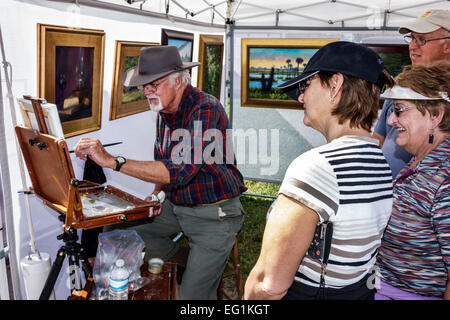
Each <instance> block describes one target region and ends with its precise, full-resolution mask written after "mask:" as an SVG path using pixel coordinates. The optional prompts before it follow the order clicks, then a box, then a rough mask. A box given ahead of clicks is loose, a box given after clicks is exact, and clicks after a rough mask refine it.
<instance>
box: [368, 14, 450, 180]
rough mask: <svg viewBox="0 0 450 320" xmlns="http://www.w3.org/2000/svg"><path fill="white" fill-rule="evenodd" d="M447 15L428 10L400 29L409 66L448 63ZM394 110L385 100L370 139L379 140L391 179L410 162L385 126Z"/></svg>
mask: <svg viewBox="0 0 450 320" xmlns="http://www.w3.org/2000/svg"><path fill="white" fill-rule="evenodd" d="M449 30H450V11H449V10H428V11H426V12H425V13H423V14H422V15H420V16H419V17H418V18H417V19H416V20H414V21H412V22H410V23H408V24H406V25H405V26H402V27H400V29H399V30H398V31H399V32H400V33H401V34H405V40H406V41H407V42H408V43H409V56H410V58H411V62H412V65H413V66H417V65H425V66H430V65H433V64H435V63H437V62H440V61H449V60H450V32H449ZM393 110H394V102H393V101H392V100H386V101H385V102H384V105H383V109H382V111H381V113H380V119H379V120H378V122H377V124H376V125H375V129H374V132H373V137H374V138H377V139H378V140H380V146H381V147H382V150H383V153H384V155H385V157H386V160H387V162H388V163H389V166H390V167H391V170H392V177H393V178H394V179H395V177H396V176H397V174H398V172H399V171H400V169H401V168H403V167H404V166H405V165H406V164H407V163H408V162H409V160H410V159H411V157H412V155H411V154H410V153H408V152H407V151H406V150H404V149H403V148H401V147H399V146H397V145H396V144H395V140H396V139H397V130H404V128H395V127H393V126H390V125H388V124H387V119H388V118H389V116H390V114H391V113H392V111H393Z"/></svg>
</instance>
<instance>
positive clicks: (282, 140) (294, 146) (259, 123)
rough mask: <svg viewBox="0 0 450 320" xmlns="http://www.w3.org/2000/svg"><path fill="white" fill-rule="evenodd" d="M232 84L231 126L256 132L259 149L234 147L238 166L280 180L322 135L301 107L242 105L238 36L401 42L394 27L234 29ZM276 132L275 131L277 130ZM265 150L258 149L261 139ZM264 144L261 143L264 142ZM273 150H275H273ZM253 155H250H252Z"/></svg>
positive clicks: (257, 175)
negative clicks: (306, 119) (307, 120)
mask: <svg viewBox="0 0 450 320" xmlns="http://www.w3.org/2000/svg"><path fill="white" fill-rule="evenodd" d="M233 37H234V39H233V57H234V62H233V88H232V126H233V128H234V129H240V130H242V131H241V132H244V133H246V134H247V137H248V139H249V140H248V141H250V140H251V138H250V137H251V136H252V135H251V134H252V132H254V133H256V140H257V141H258V152H257V153H256V154H255V153H254V152H253V153H252V150H251V149H250V148H239V147H237V150H236V158H237V161H238V167H239V169H240V170H241V172H242V173H243V175H244V177H245V178H248V179H250V180H262V181H268V182H277V183H280V182H281V181H282V179H283V177H284V173H285V172H286V169H287V167H288V165H289V164H290V163H291V162H292V160H293V159H295V158H296V157H297V156H299V155H300V154H302V153H303V152H305V151H307V150H309V149H311V148H313V147H317V146H319V145H322V144H324V143H325V138H324V137H323V136H322V135H321V134H320V133H318V132H317V131H315V130H313V129H311V128H309V127H306V126H304V125H303V116H304V111H303V110H298V109H286V108H261V107H249V106H241V79H242V72H243V71H242V70H241V56H242V54H243V53H242V52H241V40H242V39H245V38H259V39H271V38H272V39H279V38H282V39H290V38H293V39H311V38H331V39H339V40H345V41H352V42H357V43H384V44H404V40H403V37H402V36H401V35H400V34H399V33H398V32H397V31H382V30H376V31H375V30H367V31H364V30H359V31H358V30H356V31H354V30H353V31H345V30H324V31H320V30H306V31H295V30H282V29H276V30H242V29H238V28H237V30H235V32H234V34H233ZM265 130H266V131H265ZM276 132H278V133H276ZM266 136H267V143H265V145H266V148H267V152H264V151H263V152H262V151H261V147H262V146H261V145H260V143H261V142H264V139H266V138H265V137H266ZM263 145H264V143H263ZM274 153H275V154H274ZM252 156H253V159H252Z"/></svg>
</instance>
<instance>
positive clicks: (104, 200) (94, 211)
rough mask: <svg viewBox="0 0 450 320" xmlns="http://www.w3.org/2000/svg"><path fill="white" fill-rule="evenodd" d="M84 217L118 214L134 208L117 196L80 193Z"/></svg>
mask: <svg viewBox="0 0 450 320" xmlns="http://www.w3.org/2000/svg"><path fill="white" fill-rule="evenodd" d="M80 197H81V203H82V207H83V215H84V216H85V217H96V216H100V215H104V214H110V213H118V212H122V211H127V210H131V209H134V208H135V205H134V204H133V203H131V202H128V201H127V200H124V199H122V198H119V197H118V196H116V195H114V194H111V193H105V192H99V193H83V192H81V193H80Z"/></svg>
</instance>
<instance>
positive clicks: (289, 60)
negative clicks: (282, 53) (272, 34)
mask: <svg viewBox="0 0 450 320" xmlns="http://www.w3.org/2000/svg"><path fill="white" fill-rule="evenodd" d="M286 63H287V67H288V69H289V65H290V63H291V59H287V60H286Z"/></svg>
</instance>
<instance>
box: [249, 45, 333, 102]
mask: <svg viewBox="0 0 450 320" xmlns="http://www.w3.org/2000/svg"><path fill="white" fill-rule="evenodd" d="M332 41H336V39H242V57H243V62H242V69H241V72H242V83H241V88H242V95H241V96H242V103H241V105H242V106H262V107H287V108H292V107H294V108H299V107H301V104H300V103H299V102H296V101H294V100H292V99H290V98H289V97H288V96H287V95H286V94H285V93H284V92H282V91H281V90H280V89H278V88H277V86H278V85H280V84H282V83H283V82H285V81H287V80H289V79H292V78H295V77H297V76H299V75H300V74H301V73H302V72H303V70H304V68H305V66H306V65H307V63H308V62H309V60H310V59H311V57H312V56H313V55H314V54H315V53H316V52H317V51H318V50H319V48H320V47H321V46H323V45H325V44H326V43H329V42H332Z"/></svg>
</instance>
